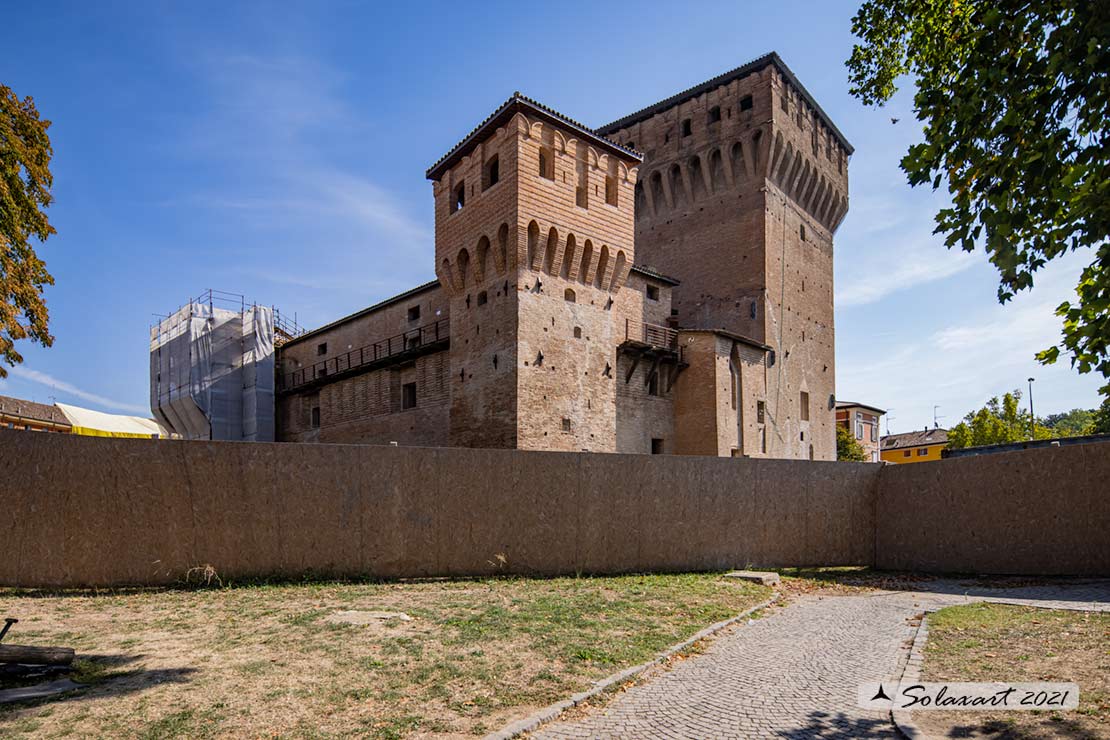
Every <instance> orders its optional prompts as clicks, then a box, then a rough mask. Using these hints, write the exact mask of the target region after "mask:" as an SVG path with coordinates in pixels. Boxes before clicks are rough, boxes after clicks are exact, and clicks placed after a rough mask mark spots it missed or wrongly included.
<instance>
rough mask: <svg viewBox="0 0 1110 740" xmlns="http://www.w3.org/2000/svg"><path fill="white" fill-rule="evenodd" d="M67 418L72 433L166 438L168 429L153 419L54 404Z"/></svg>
mask: <svg viewBox="0 0 1110 740" xmlns="http://www.w3.org/2000/svg"><path fill="white" fill-rule="evenodd" d="M54 405H55V406H57V407H58V410H59V411H61V412H62V414H63V415H64V416H65V417H66V419H68V420H69V423H70V426H72V427H73V432H74V434H89V435H94V436H103V437H148V438H149V437H159V438H162V439H168V438H169V436H170V433H169V430H167V429H166V428H165V427H163V426H162V425H161V424H159V423H158V422H156V421H155V420H154V419H144V418H143V417H141V416H124V415H123V414H106V413H104V412H102V411H93V410H92V409H86V408H81V407H80V406H70V405H69V404H66V403H56V404H54Z"/></svg>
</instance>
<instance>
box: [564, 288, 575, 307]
mask: <svg viewBox="0 0 1110 740" xmlns="http://www.w3.org/2000/svg"><path fill="white" fill-rule="evenodd" d="M563 300H564V301H566V302H567V303H575V302H577V300H578V297H577V296H575V295H574V291H573V290H572V289H571V288H567V289H566V290H564V291H563Z"/></svg>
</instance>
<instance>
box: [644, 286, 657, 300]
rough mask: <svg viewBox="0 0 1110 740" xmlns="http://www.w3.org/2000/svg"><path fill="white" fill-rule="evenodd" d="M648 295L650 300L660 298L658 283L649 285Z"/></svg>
mask: <svg viewBox="0 0 1110 740" xmlns="http://www.w3.org/2000/svg"><path fill="white" fill-rule="evenodd" d="M647 297H648V300H649V301H657V300H659V286H657V285H649V286H647Z"/></svg>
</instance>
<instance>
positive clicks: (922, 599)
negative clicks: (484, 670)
mask: <svg viewBox="0 0 1110 740" xmlns="http://www.w3.org/2000/svg"><path fill="white" fill-rule="evenodd" d="M917 588H919V589H928V590H927V591H924V590H919V591H914V592H908V591H897V592H892V591H881V592H867V593H862V594H859V595H849V596H824V597H818V596H805V597H802V598H800V599H798V600H797V601H795V602H794V603H792V604H790V605H788V606H786V607H783V608H778V609H773V610H772V611H771V612H769V613H768V614H767V615H766V616H764V617H763V618H761V619H757V620H754V621H752V622H750V623H747V624H743V625H739V626H737V627H733V628H731V629H730V630H729V631H728V632H726V633H724V634H722V635H721V636H719V637H718V638H717V639H715V640H714V641H713V642H712V643H711V644H710V646H709V647H708V649H707V650H706V652H705V653H704V654H702V655H699V656H696V657H694V658H690V659H688V660H685V661H683V662H681V663H679V664H678V665H676V666H675V667H674V668H673V669H672V670H670V671H667V672H665V673H662V674H660V675H658V676H657V677H655V678H654V679H651V680H647V681H645V682H644V683H642V684H639V685H637V686H635V687H633V688H632V689H630V690H628V691H627V692H625V693H624V694H622V695H621V696H620V697H618V698H616V699H615V700H613V701H612V702H611V703H610V704H609V705H608V707H607V708H605V709H604V710H601V711H595V713H594V714H592V715H589V716H587V717H585V718H583V719H578V720H573V721H565V722H555V723H552V724H550V725H546V726H543V727H541V728H539V730H537V731H536V732H535V733H534V734H533V737H536V738H613V737H621V738H845V739H846V738H895V737H898V734H897V732H896V730H895V729H894V726H893V725H892V724H891V722H890V717H889V715H888V714H886V713H885V712H875V711H867V710H863V709H859V708H857V707H856V690H857V686H858V684H860V683H863V682H866V681H878V680H892V681H896V680H897V679H898V678H899V677H900V676H901V673H902V667H903V664H904V661H905V659H906V656H907V654H908V650H909V645H910V642H911V641H912V639H913V636H914V632H915V629H916V628H915V626H914V625H915V624H916V621H915V617H917V616H918V615H919V614H921V612H923V611H925V610H934V609H938V608H941V607H944V606H950V605H953V604H960V603H971V602H976V601H994V602H1002V603H1017V604H1029V605H1037V606H1045V607H1050V608H1054V609H1059V608H1074V609H1093V610H1099V611H1107V610H1110V582H1105V581H1089V582H1084V583H1076V584H1073V585H1071V584H1069V585H1054V586H1026V587H1021V588H1003V589H999V588H979V587H974V586H970V585H968V584H962V583H960V582H958V581H929V582H923V583H920V584H918V585H917Z"/></svg>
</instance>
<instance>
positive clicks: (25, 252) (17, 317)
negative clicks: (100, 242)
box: [0, 85, 54, 378]
mask: <svg viewBox="0 0 1110 740" xmlns="http://www.w3.org/2000/svg"><path fill="white" fill-rule="evenodd" d="M49 127H50V121H44V120H40V119H39V113H38V111H37V110H36V109H35V103H34V101H33V100H32V99H31V98H30V97H26V98H24V99H23V100H20V99H19V97H17V96H16V94H15V93H14V92H12V91H11V89H10V88H8V87H6V86H4V85H0V360H2V362H0V378H4V377H7V375H8V371H7V369H6V368H5V367H4V364H5V363H6V364H8V365H13V366H14V365H16V364H18V363H20V362H23V356H22V355H20V354H19V352H17V351H16V349H15V342H17V341H19V340H20V339H30V340H31V341H33V342H38V343H39V344H41V345H43V346H44V347H49V346H50V345H51V344H53V343H54V337H52V336H51V335H50V330H49V326H48V324H49V320H50V314H49V312H48V311H47V310H46V302H45V301H44V300H43V297H42V291H43V288H44V287H45V286H47V285H53V284H54V278H53V277H51V276H50V273H49V272H47V271H46V264H45V263H44V262H43V261H42V260H40V259H39V258H38V255H36V254H35V248H34V245H33V244H32V243H31V240H32V238H33V239H36V240H38V241H39V242H40V243H41V242H43V241H45V240H46V239H47V238H48V237H49V236H50V235H51V234H53V233H54V227H53V226H51V225H50V222H49V221H48V220H47V218H46V214H45V213H44V212H43V209H45V208H46V207H48V206H49V205H50V203H51V202H52V201H53V200H54V198H53V196H52V195H51V194H50V187H51V185H52V184H53V182H54V178H53V177H52V176H51V174H50V158H51V156H53V154H54V150H53V149H52V148H51V147H50V137H49V136H48V135H47V133H46V129H47V128H49Z"/></svg>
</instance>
